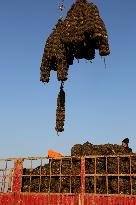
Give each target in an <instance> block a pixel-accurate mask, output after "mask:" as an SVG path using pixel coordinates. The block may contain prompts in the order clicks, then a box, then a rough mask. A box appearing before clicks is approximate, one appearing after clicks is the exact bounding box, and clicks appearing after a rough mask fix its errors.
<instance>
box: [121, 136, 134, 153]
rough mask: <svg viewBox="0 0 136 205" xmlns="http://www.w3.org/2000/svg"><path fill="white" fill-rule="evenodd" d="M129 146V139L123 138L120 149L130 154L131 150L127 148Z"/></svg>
mask: <svg viewBox="0 0 136 205" xmlns="http://www.w3.org/2000/svg"><path fill="white" fill-rule="evenodd" d="M128 144H129V139H128V138H125V139H124V140H123V141H122V147H123V148H124V149H125V150H126V151H127V152H132V149H131V148H130V147H129V146H128Z"/></svg>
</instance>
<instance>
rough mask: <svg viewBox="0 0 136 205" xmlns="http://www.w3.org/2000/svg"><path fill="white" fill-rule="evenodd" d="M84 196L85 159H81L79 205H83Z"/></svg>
mask: <svg viewBox="0 0 136 205" xmlns="http://www.w3.org/2000/svg"><path fill="white" fill-rule="evenodd" d="M84 195H85V158H81V193H80V195H79V205H84Z"/></svg>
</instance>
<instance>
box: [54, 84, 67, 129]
mask: <svg viewBox="0 0 136 205" xmlns="http://www.w3.org/2000/svg"><path fill="white" fill-rule="evenodd" d="M63 88H64V82H61V86H60V92H59V94H58V98H57V109H56V127H55V129H56V131H57V133H59V132H63V131H64V121H65V91H64V89H63Z"/></svg>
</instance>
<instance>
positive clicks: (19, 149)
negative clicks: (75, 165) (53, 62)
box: [0, 0, 136, 158]
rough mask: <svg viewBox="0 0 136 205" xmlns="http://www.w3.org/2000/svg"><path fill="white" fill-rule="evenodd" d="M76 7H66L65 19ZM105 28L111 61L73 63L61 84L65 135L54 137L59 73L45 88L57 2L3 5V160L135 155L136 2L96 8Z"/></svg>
mask: <svg viewBox="0 0 136 205" xmlns="http://www.w3.org/2000/svg"><path fill="white" fill-rule="evenodd" d="M73 2H74V0H65V11H64V16H65V13H66V11H67V10H68V9H69V8H70V6H71V5H72V3H73ZM92 2H93V3H95V4H96V5H97V6H98V8H99V10H100V15H101V17H102V19H103V20H104V22H105V24H106V27H107V30H108V34H109V43H110V50H111V54H110V56H108V57H106V68H105V66H104V61H103V59H102V58H101V57H100V56H99V55H98V53H97V54H96V58H95V59H94V60H93V63H90V62H87V61H85V60H82V61H80V62H79V63H78V62H77V61H76V60H75V62H74V65H72V66H71V67H70V70H69V78H68V80H67V82H66V83H65V91H66V121H65V131H64V132H63V133H62V134H60V136H57V134H56V132H55V129H54V127H55V115H56V114H55V113H56V98H57V94H58V92H59V83H58V82H57V79H56V73H55V72H52V74H51V80H50V82H49V83H48V84H46V85H43V84H42V83H41V82H40V80H39V79H40V70H39V68H40V63H41V58H42V54H43V49H44V44H45V41H46V39H47V37H48V35H49V34H50V32H51V31H52V28H53V27H54V25H55V24H56V22H57V20H58V18H59V16H60V11H59V9H58V8H59V3H60V1H59V0H38V1H33V0H19V1H18V0H12V1H10V0H4V1H2V0H0V139H1V147H0V150H1V151H0V158H3V157H4V158H5V157H27V156H45V155H47V151H48V149H54V150H56V151H59V152H61V153H62V154H64V155H69V154H70V149H71V147H72V146H73V145H74V144H78V143H84V142H86V141H90V142H92V143H93V144H105V143H113V144H120V143H121V140H122V139H123V138H124V137H126V136H127V137H129V138H130V146H131V147H132V149H133V151H135V152H136V92H135V89H136V61H135V60H136V52H135V49H136V41H135V36H136V25H135V19H136V12H135V10H136V1H135V0H131V1H130V3H128V2H127V1H123V0H114V1H113V0H109V1H106V0H103V1H99V0H94V1H92Z"/></svg>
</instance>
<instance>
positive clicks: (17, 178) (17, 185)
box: [12, 159, 23, 192]
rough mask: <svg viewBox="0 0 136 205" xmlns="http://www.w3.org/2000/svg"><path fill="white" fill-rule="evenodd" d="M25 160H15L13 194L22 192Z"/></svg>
mask: <svg viewBox="0 0 136 205" xmlns="http://www.w3.org/2000/svg"><path fill="white" fill-rule="evenodd" d="M22 174H23V159H16V160H14V175H13V188H12V191H13V192H20V191H21V185H22Z"/></svg>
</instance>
